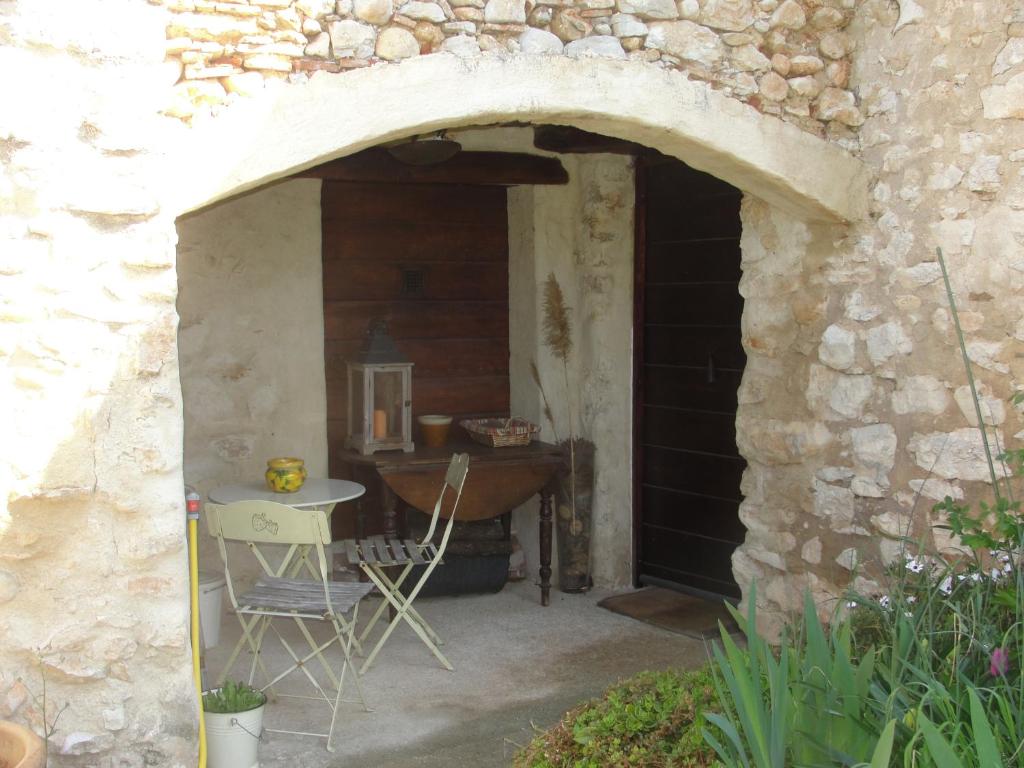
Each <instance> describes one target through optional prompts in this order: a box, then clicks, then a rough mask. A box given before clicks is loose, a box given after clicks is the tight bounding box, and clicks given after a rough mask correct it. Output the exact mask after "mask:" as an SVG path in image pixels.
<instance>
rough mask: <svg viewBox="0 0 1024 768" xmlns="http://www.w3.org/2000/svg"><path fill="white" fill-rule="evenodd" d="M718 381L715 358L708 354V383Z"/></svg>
mask: <svg viewBox="0 0 1024 768" xmlns="http://www.w3.org/2000/svg"><path fill="white" fill-rule="evenodd" d="M717 381H718V372H717V371H716V370H715V358H714V357H712V356H711V355H710V354H709V355H708V384H714V383H715V382H717Z"/></svg>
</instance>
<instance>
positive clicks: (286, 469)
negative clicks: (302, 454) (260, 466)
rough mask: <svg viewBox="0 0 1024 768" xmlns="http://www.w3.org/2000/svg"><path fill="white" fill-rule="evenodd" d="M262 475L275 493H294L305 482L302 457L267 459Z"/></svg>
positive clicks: (304, 468)
mask: <svg viewBox="0 0 1024 768" xmlns="http://www.w3.org/2000/svg"><path fill="white" fill-rule="evenodd" d="M264 477H266V478H267V487H268V488H269V489H270V490H272V491H274V492H275V493H295V491H297V490H299V488H301V487H302V484H303V483H304V482H306V467H305V465H304V464H303V461H302V459H295V458H281V459H269V460H268V461H267V471H266V474H265V475H264Z"/></svg>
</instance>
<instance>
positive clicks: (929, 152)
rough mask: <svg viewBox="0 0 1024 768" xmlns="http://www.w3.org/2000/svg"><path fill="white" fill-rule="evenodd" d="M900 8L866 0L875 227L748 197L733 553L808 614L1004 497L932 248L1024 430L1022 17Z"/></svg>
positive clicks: (864, 48)
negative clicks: (987, 501) (961, 507)
mask: <svg viewBox="0 0 1024 768" xmlns="http://www.w3.org/2000/svg"><path fill="white" fill-rule="evenodd" d="M902 5H903V10H902V13H901V12H900V9H899V8H898V7H896V6H893V5H891V4H889V3H887V2H881V1H878V0H868V2H866V3H865V4H864V5H863V6H862V7H861V9H860V11H859V13H858V16H857V18H856V20H855V21H854V23H853V24H852V25H851V27H850V29H849V31H850V33H851V34H852V36H853V37H854V38H855V39H856V40H857V41H858V50H859V51H860V52H861V53H860V54H858V55H856V56H855V58H854V70H853V74H852V80H851V82H852V83H853V85H854V87H855V88H857V89H858V90H859V93H860V97H861V100H862V107H863V109H864V112H865V115H866V121H865V123H864V125H863V126H862V128H861V130H860V139H861V143H862V145H863V159H864V160H865V161H866V162H867V163H868V164H869V165H870V166H871V167H873V168H874V169H876V172H877V177H876V180H875V183H874V187H873V209H872V212H871V216H870V219H869V220H866V221H864V222H858V223H855V224H853V225H852V226H850V227H848V228H846V229H839V228H836V229H834V230H829V231H818V232H816V231H814V230H813V229H812V228H809V227H807V226H805V225H801V224H799V223H798V222H793V221H787V220H785V219H784V218H783V217H781V216H780V215H779V214H778V213H777V212H773V211H769V210H767V209H766V207H764V206H762V205H759V204H757V203H756V202H754V201H749V200H748V201H747V202H746V203H745V205H744V209H743V223H744V240H743V250H744V270H745V276H744V283H743V286H741V290H743V292H744V295H745V297H746V299H747V303H746V315H745V320H744V339H745V343H746V346H747V351H748V355H749V361H748V367H747V376H746V377H745V379H744V383H743V389H742V390H741V402H742V403H743V404H742V405H741V411H740V415H739V418H738V425H739V427H740V447H741V448H742V449H743V450H744V454H745V455H747V457H748V459H752V460H751V467H750V470H749V471H748V473H747V475H746V477H745V480H744V486H745V487H744V492H745V494H746V500H745V502H744V506H743V519H744V522H745V523H746V525H747V526H748V529H749V533H748V536H747V541H746V544H745V545H744V546H743V548H742V549H741V550H739V552H738V553H737V555H736V556H735V558H734V566H735V568H736V572H737V575H738V577H739V578H740V579H741V583H743V582H744V581H749V580H751V579H753V578H755V577H756V578H758V579H759V581H760V582H761V584H762V587H761V592H760V598H761V601H762V602H763V606H764V608H765V609H766V610H768V611H779V610H785V609H791V608H795V607H796V604H795V600H796V599H797V598H799V594H800V590H799V587H800V586H807V587H809V588H810V589H811V590H812V591H813V592H814V593H815V595H816V596H817V597H818V598H819V600H820V601H821V604H822V606H823V610H824V611H827V610H831V607H832V606H834V605H835V599H836V598H837V597H838V596H839V595H840V594H841V592H842V588H843V587H844V586H845V585H846V584H847V583H848V582H849V581H850V579H851V578H852V577H853V575H854V573H860V574H862V579H863V581H862V582H861V586H862V587H866V588H869V589H870V588H871V586H872V585H871V583H870V578H871V574H872V572H877V569H878V567H879V566H880V565H881V564H882V563H885V562H891V561H892V560H893V559H895V558H898V557H900V556H901V552H900V544H899V543H898V541H897V538H898V537H899V536H903V535H909V536H911V537H913V538H915V539H919V540H921V541H922V542H923V545H924V546H925V547H926V548H927V549H928V550H930V551H938V552H946V553H951V552H952V550H951V543H952V542H951V541H950V540H949V538H948V537H947V535H946V534H945V533H944V532H943V531H941V530H940V529H936V528H935V527H934V525H935V524H936V523H940V522H942V521H941V520H938V519H936V518H935V517H934V516H933V514H932V513H931V508H932V506H933V505H934V503H935V502H936V501H937V500H940V499H942V498H944V497H945V496H946V495H949V496H952V497H953V498H956V499H967V500H968V501H977V500H978V499H981V498H991V490H990V489H989V488H988V486H987V484H986V481H987V479H988V469H987V465H986V463H985V459H984V453H983V449H982V445H981V438H980V433H979V432H978V430H977V429H976V428H975V425H976V423H977V418H976V416H975V414H974V408H973V404H972V402H971V399H970V396H969V392H968V389H967V380H966V374H965V373H964V369H963V365H962V363H961V362H960V352H959V349H958V344H957V340H956V336H955V334H954V330H953V327H952V319H951V315H950V311H949V302H948V300H947V298H946V293H945V290H944V287H943V281H942V278H941V270H940V266H939V264H938V262H937V258H936V247H941V248H942V249H943V252H944V254H945V256H946V260H947V262H948V265H949V270H950V279H951V282H952V285H953V290H954V293H955V295H956V299H957V302H958V306H959V310H960V319H961V323H962V326H963V331H964V334H965V336H966V343H967V350H968V354H969V355H970V358H971V360H972V361H973V364H974V372H975V375H976V376H977V378H978V380H979V382H980V389H981V394H982V398H983V417H984V420H985V422H986V424H987V425H989V426H988V433H989V435H990V437H991V439H992V440H993V444H994V445H996V446H1007V445H1010V446H1012V445H1018V446H1019V445H1020V441H1021V440H1022V439H1024V417H1022V413H1021V410H1020V409H1019V408H1016V409H1015V408H1013V407H1012V406H1011V405H1010V404H1009V402H1008V399H1009V397H1010V396H1011V395H1012V393H1014V392H1018V391H1021V390H1022V389H1024V301H1022V295H1024V248H1022V245H1024V151H1021V149H1020V148H1021V147H1022V146H1024V122H1022V118H1024V91H1022V90H1021V87H1020V83H1021V82H1022V81H1024V16H1022V15H1021V11H1020V8H1019V4H1016V3H1013V2H989V3H977V4H971V5H961V4H959V3H950V2H942V1H941V0H936V1H935V2H930V3H914V2H909V0H907V1H906V2H903V3H902ZM893 30H895V34H894V33H893ZM794 259H795V260H796V262H795V261H794ZM766 275H767V276H768V277H769V278H770V280H771V281H772V282H773V283H774V284H775V285H776V287H777V288H778V290H779V291H780V294H779V295H781V296H785V297H786V298H787V303H788V304H789V306H788V307H787V306H785V305H783V304H782V303H780V302H779V301H777V300H773V299H772V298H771V296H770V295H769V294H765V293H764V290H763V286H762V284H761V282H760V281H761V280H762V279H763V278H764V277H765V276H766ZM769 403H771V404H773V406H774V414H770V413H769V409H768V408H767V407H766V406H767V404H769ZM794 587H797V589H794ZM773 623H774V621H773ZM775 626H777V623H775Z"/></svg>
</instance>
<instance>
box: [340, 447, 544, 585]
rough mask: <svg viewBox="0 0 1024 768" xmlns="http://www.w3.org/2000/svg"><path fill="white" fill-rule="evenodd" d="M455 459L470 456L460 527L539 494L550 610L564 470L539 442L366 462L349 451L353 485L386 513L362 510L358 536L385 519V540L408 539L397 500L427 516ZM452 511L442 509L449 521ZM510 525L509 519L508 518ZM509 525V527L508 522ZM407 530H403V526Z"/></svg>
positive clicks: (378, 456) (389, 455)
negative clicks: (554, 498)
mask: <svg viewBox="0 0 1024 768" xmlns="http://www.w3.org/2000/svg"><path fill="white" fill-rule="evenodd" d="M453 453H468V454H469V455H470V459H469V474H468V475H467V476H466V484H465V486H464V487H463V490H462V499H461V501H460V502H459V507H458V512H457V515H456V518H457V519H458V520H460V521H471V520H487V519H490V518H494V517H499V516H502V515H506V513H508V512H511V511H512V510H513V509H515V508H516V507H518V506H519V505H520V504H523V503H525V502H526V501H529V499H530V498H531V497H533V496H534V495H535V494H540V593H541V605H548V604H549V602H550V593H551V535H552V531H551V522H552V519H551V489H550V485H551V480H552V478H553V477H554V476H555V473H556V472H557V471H558V469H559V467H561V466H562V462H563V459H562V453H561V451H560V450H559V449H558V447H557V446H554V445H550V444H548V443H541V442H538V441H534V442H532V443H530V444H528V445H525V446H509V447H505V448H491V447H488V446H485V445H481V444H480V443H475V442H471V441H468V440H466V441H452V442H450V443H449V444H448V445H446V446H444V447H443V448H430V447H426V446H419V445H417V446H416V448H415V450H414V451H412V452H411V453H402V452H400V451H381V452H378V453H375V454H371V455H369V456H363V455H361V454H358V453H356V452H355V451H346V452H345V453H344V454H343V456H342V462H343V463H345V464H347V465H348V468H349V475H350V477H351V478H352V479H353V480H356V481H358V482H361V483H363V484H364V485H366V486H367V487H368V488H372V487H373V486H374V485H375V486H377V489H376V490H377V493H371V494H368V496H367V498H368V499H372V498H374V497H376V498H377V499H379V500H380V505H381V509H380V510H373V509H368V506H369V504H367V503H360V504H359V505H358V507H357V520H356V526H357V536H359V537H362V536H363V535H364V531H365V527H366V518H367V516H368V514H373V513H375V512H380V513H382V514H383V521H382V522H383V527H384V536H385V537H393V536H401V537H403V538H405V537H407V533H408V532H407V531H404V530H400V520H399V514H398V500H399V499H401V500H402V501H404V502H405V503H406V504H407V505H409V506H410V507H412V508H413V509H417V510H419V511H420V512H423V513H425V514H427V515H429V514H432V513H433V511H434V504H435V503H437V497H438V495H439V494H440V492H441V485H442V483H443V482H444V473H445V471H446V470H447V468H448V462H449V461H450V460H451V457H452V454H453ZM450 515H451V511H450V507H449V509H447V510H446V509H444V508H442V509H441V516H442V517H444V518H445V519H447V518H448V517H449V516H450ZM503 519H504V520H505V521H507V519H508V518H507V516H506V517H505V518H503ZM506 525H507V522H506ZM403 527H404V524H403Z"/></svg>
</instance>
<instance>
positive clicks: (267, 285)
mask: <svg viewBox="0 0 1024 768" xmlns="http://www.w3.org/2000/svg"><path fill="white" fill-rule="evenodd" d="M320 251H321V249H320V182H319V181H318V180H315V179H301V180H294V181H288V182H284V183H282V184H276V185H274V186H271V187H268V188H266V189H262V190H259V191H258V192H253V193H250V194H247V195H243V196H241V197H239V198H236V199H234V200H230V201H228V202H225V203H219V204H218V205H215V206H213V207H211V208H209V209H206V210H203V211H199V212H197V213H194V214H190V215H189V216H185V217H182V218H181V219H179V220H178V285H179V294H178V313H179V315H180V316H181V320H180V324H179V330H178V352H179V355H180V363H179V366H180V370H181V386H182V394H183V397H184V409H185V481H186V482H187V483H188V484H189V485H192V486H194V487H195V488H196V489H197V490H198V491H199V492H200V493H201V494H202V495H203V496H204V497H205V495H206V494H207V493H208V492H209V490H210V489H211V488H213V487H214V486H217V485H224V484H229V483H245V482H256V483H259V482H262V480H263V473H264V471H265V470H266V468H267V464H266V462H267V459H269V458H273V457H274V456H300V457H302V458H303V459H304V460H305V462H306V467H307V469H308V470H309V472H310V474H311V475H312V476H314V477H326V476H327V392H326V385H325V381H324V318H323V298H322V285H323V277H322V271H321V252H320ZM213 543H214V542H213V540H212V539H211V538H210V537H209V536H208V535H207V534H206V529H205V523H202V522H201V523H200V541H199V552H200V560H201V563H202V566H203V567H204V568H208V569H211V570H219V569H220V568H221V561H220V557H219V556H218V554H217V551H216V547H215V546H214V545H213ZM246 566H248V567H246ZM232 570H233V572H235V571H237V572H238V575H239V576H242V577H244V576H245V575H246V574H247V573H250V572H252V573H254V572H256V571H258V570H259V565H258V563H256V561H255V559H254V558H251V557H244V558H236V559H234V561H233V568H232ZM226 602H227V601H225V603H226Z"/></svg>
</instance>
